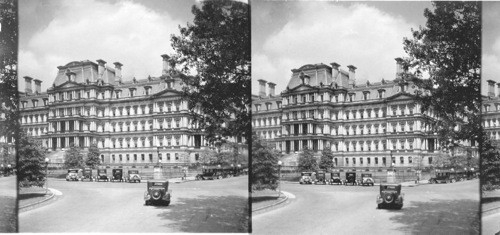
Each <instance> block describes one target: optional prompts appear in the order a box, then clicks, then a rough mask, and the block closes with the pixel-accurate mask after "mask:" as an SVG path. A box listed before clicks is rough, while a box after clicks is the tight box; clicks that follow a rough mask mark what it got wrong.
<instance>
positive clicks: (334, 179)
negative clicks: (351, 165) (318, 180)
mask: <svg viewBox="0 0 500 235" xmlns="http://www.w3.org/2000/svg"><path fill="white" fill-rule="evenodd" d="M330 184H338V185H341V184H342V179H340V173H339V172H332V173H331V175H330Z"/></svg>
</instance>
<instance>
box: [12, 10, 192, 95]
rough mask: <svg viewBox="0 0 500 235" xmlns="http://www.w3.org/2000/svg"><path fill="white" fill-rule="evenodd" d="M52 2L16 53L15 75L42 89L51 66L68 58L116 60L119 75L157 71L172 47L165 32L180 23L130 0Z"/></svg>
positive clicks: (49, 79)
mask: <svg viewBox="0 0 500 235" xmlns="http://www.w3.org/2000/svg"><path fill="white" fill-rule="evenodd" d="M58 7H59V9H58V10H56V11H54V12H55V14H54V18H53V19H52V20H51V21H50V23H49V24H48V25H47V26H46V27H45V28H43V29H38V30H37V33H35V34H34V35H33V36H32V37H31V38H30V39H29V42H28V43H27V44H26V45H27V46H26V47H21V48H20V52H19V66H20V67H19V75H20V77H23V76H31V77H33V78H37V79H40V80H42V81H43V83H42V90H45V89H46V88H47V87H50V86H51V85H52V83H53V81H54V78H55V76H56V72H57V66H60V65H65V64H67V63H69V62H71V61H81V60H87V59H88V60H91V61H94V62H95V61H96V60H97V59H103V60H105V61H107V62H108V66H110V67H113V64H112V63H114V62H116V61H119V62H121V63H123V64H124V66H123V76H124V79H132V77H136V78H137V79H142V78H146V77H147V76H148V75H151V76H158V75H161V69H162V62H161V57H160V55H161V54H164V53H171V52H172V48H171V47H170V35H171V34H178V25H179V24H181V25H182V23H183V22H178V21H176V20H174V19H173V18H172V17H170V16H169V15H167V14H160V13H158V12H156V11H154V10H151V9H148V8H146V7H145V6H143V5H140V4H138V3H134V2H130V1H118V2H116V3H109V2H99V1H95V0H75V1H61V4H59V5H58ZM21 17H22V16H21ZM21 22H22V21H21ZM20 27H22V25H21V26H20ZM20 81H22V79H20ZM20 87H21V89H22V90H24V82H20Z"/></svg>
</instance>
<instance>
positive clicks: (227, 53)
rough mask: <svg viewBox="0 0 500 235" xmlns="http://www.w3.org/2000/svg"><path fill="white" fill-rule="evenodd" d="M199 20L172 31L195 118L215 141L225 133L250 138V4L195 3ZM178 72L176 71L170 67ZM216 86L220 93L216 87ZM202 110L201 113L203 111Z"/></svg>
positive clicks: (173, 58) (174, 59)
mask: <svg viewBox="0 0 500 235" xmlns="http://www.w3.org/2000/svg"><path fill="white" fill-rule="evenodd" d="M192 13H193V14H194V24H189V23H188V24H187V26H186V27H180V35H172V37H171V43H172V47H173V48H174V51H175V53H174V54H173V55H171V57H170V64H171V68H172V70H176V69H177V67H178V68H179V69H180V71H179V72H181V73H182V74H185V76H184V75H182V76H183V81H184V83H186V84H187V85H189V86H188V87H186V88H185V89H184V97H185V98H186V99H187V100H189V109H190V110H191V115H192V117H193V120H194V121H195V122H197V123H199V124H200V127H201V128H202V129H204V131H205V132H206V133H207V136H206V138H207V140H208V141H209V142H210V143H215V142H217V141H220V139H221V138H222V137H225V136H245V137H247V138H246V139H247V140H249V139H250V133H249V132H248V130H250V129H251V117H250V113H249V110H248V108H247V107H249V106H250V104H251V99H250V97H251V94H250V58H251V53H250V21H249V6H248V4H245V3H241V2H237V1H229V0H214V1H203V2H202V3H201V8H198V7H197V6H193V8H192ZM171 72H172V73H176V72H177V71H171ZM214 91H217V92H214ZM196 109H200V111H201V112H202V114H198V113H197V112H195V111H196Z"/></svg>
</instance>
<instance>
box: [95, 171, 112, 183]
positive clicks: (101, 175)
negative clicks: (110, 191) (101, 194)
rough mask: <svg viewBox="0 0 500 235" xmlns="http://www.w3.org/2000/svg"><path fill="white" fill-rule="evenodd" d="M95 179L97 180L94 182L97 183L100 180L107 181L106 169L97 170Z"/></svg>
mask: <svg viewBox="0 0 500 235" xmlns="http://www.w3.org/2000/svg"><path fill="white" fill-rule="evenodd" d="M96 178H97V180H96V182H99V181H101V180H103V181H109V177H108V172H107V170H106V169H97V176H96Z"/></svg>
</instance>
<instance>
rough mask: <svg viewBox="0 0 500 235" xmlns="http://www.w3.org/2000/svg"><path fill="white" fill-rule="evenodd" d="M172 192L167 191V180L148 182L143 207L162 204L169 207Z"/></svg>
mask: <svg viewBox="0 0 500 235" xmlns="http://www.w3.org/2000/svg"><path fill="white" fill-rule="evenodd" d="M171 194H172V192H171V191H170V190H169V189H168V180H149V181H148V183H147V189H146V192H145V193H144V201H145V203H144V204H145V205H146V206H148V205H152V204H164V205H167V206H168V205H170V198H171Z"/></svg>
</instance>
